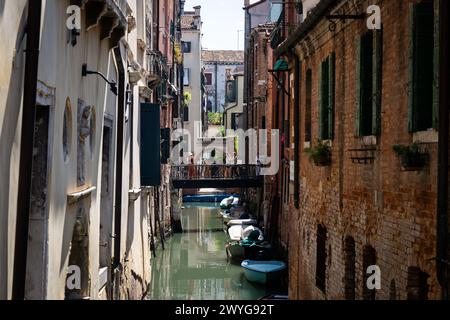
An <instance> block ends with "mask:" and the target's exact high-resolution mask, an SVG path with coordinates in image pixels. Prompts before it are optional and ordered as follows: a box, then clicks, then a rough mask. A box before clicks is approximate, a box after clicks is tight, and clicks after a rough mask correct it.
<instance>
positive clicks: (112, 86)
mask: <svg viewBox="0 0 450 320" xmlns="http://www.w3.org/2000/svg"><path fill="white" fill-rule="evenodd" d="M90 74H96V75H98V76H100V77H102V78H103V80H105V81H106V83H108V84H109V88H110V90H111V92H112V93H114V94H115V95H116V96H117V84H116V83H115V82H114V81H109V80H108V79H107V78H106V77H105V76H104V75H103V73H101V72H98V71H90V70H88V69H87V64H86V63H85V64H83V68H82V70H81V75H82V76H83V77H86V76H88V75H90Z"/></svg>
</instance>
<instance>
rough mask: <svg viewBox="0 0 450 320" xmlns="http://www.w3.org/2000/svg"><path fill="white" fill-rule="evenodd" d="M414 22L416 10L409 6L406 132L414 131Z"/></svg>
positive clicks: (411, 4) (412, 5)
mask: <svg viewBox="0 0 450 320" xmlns="http://www.w3.org/2000/svg"><path fill="white" fill-rule="evenodd" d="M415 20H416V10H415V4H414V3H410V4H409V55H408V60H409V81H408V131H409V132H414V130H415V123H414V122H415V121H414V118H415V117H414V115H415V99H414V92H415V90H414V89H415V88H414V83H415V81H414V78H415V76H414V45H415V37H416V36H415Z"/></svg>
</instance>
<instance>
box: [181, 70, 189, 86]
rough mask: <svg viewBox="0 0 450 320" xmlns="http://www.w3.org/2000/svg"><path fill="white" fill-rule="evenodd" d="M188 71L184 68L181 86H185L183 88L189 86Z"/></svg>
mask: <svg viewBox="0 0 450 320" xmlns="http://www.w3.org/2000/svg"><path fill="white" fill-rule="evenodd" d="M189 71H190V70H189V68H184V72H183V85H185V86H189V84H190V82H189V80H190V78H189V76H190V74H189Z"/></svg>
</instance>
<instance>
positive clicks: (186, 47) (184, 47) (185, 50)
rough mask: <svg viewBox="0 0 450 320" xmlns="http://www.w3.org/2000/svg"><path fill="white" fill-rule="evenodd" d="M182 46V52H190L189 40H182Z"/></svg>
mask: <svg viewBox="0 0 450 320" xmlns="http://www.w3.org/2000/svg"><path fill="white" fill-rule="evenodd" d="M181 45H182V47H183V53H190V52H191V42H190V41H189V42H187V41H183V42H182V43H181Z"/></svg>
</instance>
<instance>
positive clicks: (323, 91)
mask: <svg viewBox="0 0 450 320" xmlns="http://www.w3.org/2000/svg"><path fill="white" fill-rule="evenodd" d="M334 74H335V55H334V53H333V54H331V55H330V56H329V57H328V58H327V59H326V60H325V61H323V62H322V64H321V68H320V106H319V108H320V113H319V117H320V119H319V137H320V139H321V140H333V134H334Z"/></svg>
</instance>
